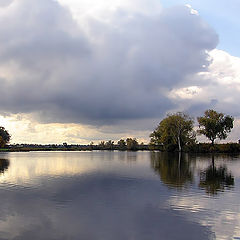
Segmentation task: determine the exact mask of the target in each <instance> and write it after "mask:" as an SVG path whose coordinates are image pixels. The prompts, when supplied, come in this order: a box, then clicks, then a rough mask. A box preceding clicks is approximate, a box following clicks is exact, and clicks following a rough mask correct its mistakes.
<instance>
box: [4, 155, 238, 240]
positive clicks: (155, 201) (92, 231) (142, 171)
mask: <svg viewBox="0 0 240 240" xmlns="http://www.w3.org/2000/svg"><path fill="white" fill-rule="evenodd" d="M5 157H6V155H5V156H2V158H5ZM7 158H8V159H9V160H10V162H11V165H10V167H9V161H8V160H6V159H3V160H0V162H1V164H0V166H3V167H2V169H4V170H3V171H4V174H2V175H1V174H0V175H1V181H0V196H1V205H0V240H6V239H9V240H17V239H24V240H32V239H36V240H43V239H56V240H65V239H71V240H78V239H91V240H95V239H97V240H108V239H109V240H110V239H114V240H122V239H138V240H145V239H151V240H155V239H156V240H158V239H164V240H168V239H174V240H175V239H176V240H178V239H179V240H183V239H184V240H187V239H190V240H192V239H194V240H200V239H201V240H204V239H206V240H207V239H220V240H223V239H224V240H228V239H234V237H235V238H236V237H239V236H240V228H239V226H240V211H239V198H240V194H239V193H240V191H239V187H238V186H237V185H239V184H237V183H239V181H240V175H237V172H238V171H239V169H240V161H239V159H240V158H237V160H236V159H235V160H233V159H228V158H226V157H225V156H222V155H221V156H220V157H219V156H217V157H216V160H215V162H214V161H213V162H211V160H212V159H211V156H206V155H205V156H200V155H197V156H189V155H186V154H185V155H182V156H181V155H180V156H179V155H178V154H168V153H164V154H163V153H149V152H134V153H131V152H126V153H123V152H81V153H77V152H74V153H73V152H67V153H65V152H64V153H61V152H59V153H40V152H39V153H11V154H8V155H7ZM7 162H8V163H7ZM150 162H151V167H150V166H149V165H150V164H149V163H150ZM226 162H227V168H226V167H223V166H225V165H226ZM224 164H225V165H224ZM223 169H224V170H223ZM6 170H7V171H6ZM234 170H235V171H234ZM3 171H2V172H3ZM230 171H231V172H233V174H234V176H235V177H234V178H235V179H234V178H233V175H231V177H229V174H230ZM200 173H201V174H200ZM209 176H211V178H212V179H214V181H216V179H218V181H220V186H222V185H223V186H224V187H225V188H221V187H219V186H218V187H217V188H216V189H221V190H217V191H223V190H224V191H225V190H226V191H225V192H224V194H219V195H218V197H208V196H206V193H205V189H206V188H205V187H202V186H200V182H201V181H205V183H204V184H205V185H207V183H208V181H209V180H210V179H211V178H210V177H209ZM159 177H160V179H161V181H160V180H159ZM231 179H232V180H233V182H232V183H233V184H234V180H235V187H234V188H232V189H231V190H230V191H227V186H228V187H229V186H233V184H232V185H231ZM229 181H230V183H229ZM162 183H164V184H162ZM221 184H222V185H221ZM165 186H168V187H165ZM169 188H171V189H169ZM172 188H174V189H175V188H176V189H177V190H179V189H180V190H181V191H173V190H172ZM226 203H227V204H226ZM236 239H237V238H236Z"/></svg>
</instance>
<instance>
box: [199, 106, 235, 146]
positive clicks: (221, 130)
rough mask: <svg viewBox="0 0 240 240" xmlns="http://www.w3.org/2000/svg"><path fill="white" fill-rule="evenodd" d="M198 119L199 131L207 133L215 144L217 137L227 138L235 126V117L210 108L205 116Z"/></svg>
mask: <svg viewBox="0 0 240 240" xmlns="http://www.w3.org/2000/svg"><path fill="white" fill-rule="evenodd" d="M197 120H198V123H199V128H200V129H199V130H198V133H199V134H203V135H205V136H206V137H207V138H208V139H209V140H210V141H211V142H212V146H214V141H215V140H216V139H217V138H219V139H220V140H222V139H226V138H227V135H228V133H230V132H231V130H232V128H233V121H234V118H233V117H231V116H229V115H224V114H223V113H219V112H216V111H214V110H212V109H209V110H206V111H205V113H204V116H203V117H198V118H197Z"/></svg>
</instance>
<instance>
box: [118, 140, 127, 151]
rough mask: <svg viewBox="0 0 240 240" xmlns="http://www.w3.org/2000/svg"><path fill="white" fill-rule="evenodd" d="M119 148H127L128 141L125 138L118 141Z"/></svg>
mask: <svg viewBox="0 0 240 240" xmlns="http://www.w3.org/2000/svg"><path fill="white" fill-rule="evenodd" d="M118 148H119V150H121V151H123V150H126V142H125V140H124V139H120V140H119V141H118Z"/></svg>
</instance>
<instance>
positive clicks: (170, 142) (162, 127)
mask: <svg viewBox="0 0 240 240" xmlns="http://www.w3.org/2000/svg"><path fill="white" fill-rule="evenodd" d="M193 124H194V121H193V119H192V118H191V117H190V116H189V115H187V114H185V113H182V112H178V113H175V114H169V115H168V116H167V117H166V118H164V119H163V120H162V121H161V122H160V123H159V125H158V127H157V128H156V129H155V131H153V133H151V134H150V137H151V141H150V144H155V145H162V144H163V145H165V146H166V147H167V148H168V149H171V148H172V147H174V148H175V147H176V146H178V150H179V151H182V147H183V146H184V145H186V144H189V143H192V142H195V132H194V131H193Z"/></svg>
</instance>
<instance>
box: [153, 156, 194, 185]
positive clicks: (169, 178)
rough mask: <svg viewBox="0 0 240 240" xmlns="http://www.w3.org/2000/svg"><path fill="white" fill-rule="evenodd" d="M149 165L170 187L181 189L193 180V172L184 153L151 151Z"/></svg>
mask: <svg viewBox="0 0 240 240" xmlns="http://www.w3.org/2000/svg"><path fill="white" fill-rule="evenodd" d="M151 167H152V168H153V169H154V171H155V172H156V173H157V174H159V176H160V179H161V181H162V182H163V183H164V184H166V185H167V186H168V187H170V188H177V189H181V188H183V187H185V186H186V185H188V184H190V183H192V182H193V173H192V170H191V168H190V162H189V161H188V160H187V158H186V155H182V154H176V153H159V152H153V153H152V154H151Z"/></svg>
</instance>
